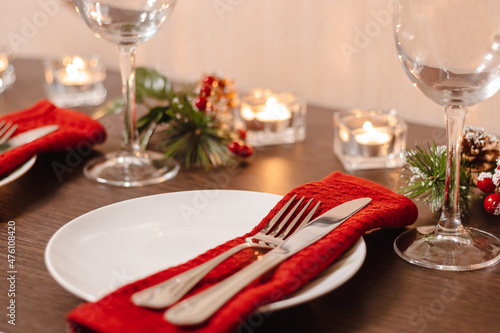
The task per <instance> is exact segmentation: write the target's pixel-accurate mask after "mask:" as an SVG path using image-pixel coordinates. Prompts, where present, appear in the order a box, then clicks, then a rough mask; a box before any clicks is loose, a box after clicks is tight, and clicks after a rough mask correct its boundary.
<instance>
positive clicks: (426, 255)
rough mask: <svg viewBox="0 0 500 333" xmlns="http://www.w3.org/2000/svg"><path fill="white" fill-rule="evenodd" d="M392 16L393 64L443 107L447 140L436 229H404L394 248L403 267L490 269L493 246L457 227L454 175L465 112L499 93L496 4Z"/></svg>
mask: <svg viewBox="0 0 500 333" xmlns="http://www.w3.org/2000/svg"><path fill="white" fill-rule="evenodd" d="M394 10H395V11H394V32H395V39H396V48H397V52H398V57H399V60H400V61H401V64H402V66H403V69H404V71H405V73H406V74H407V76H408V77H409V78H410V80H411V81H412V82H413V85H414V86H415V87H417V88H418V89H419V90H420V91H421V92H422V93H423V94H424V95H425V96H427V97H428V98H430V99H432V100H433V101H434V102H436V103H438V104H440V105H442V106H443V107H444V111H445V121H446V134H447V163H446V178H445V184H446V185H445V186H446V189H445V197H444V204H443V208H442V213H441V217H440V219H439V221H438V223H437V225H436V226H424V227H417V228H414V229H410V230H408V231H405V232H404V233H402V234H401V235H400V236H399V237H398V238H397V239H396V240H395V242H394V248H395V250H396V252H397V253H398V254H399V255H400V256H401V257H402V258H403V259H405V260H407V261H408V262H411V263H413V264H416V265H419V266H424V267H428V268H432V269H437V270H452V271H465V270H474V269H479V268H483V267H486V266H489V265H493V264H494V263H496V262H497V261H498V260H499V259H500V240H499V239H498V238H497V237H495V236H493V235H491V234H489V233H487V232H484V231H481V230H478V229H475V228H469V227H467V228H466V227H464V226H463V224H462V221H461V214H460V208H459V189H460V187H459V185H460V179H459V177H460V160H461V151H460V147H461V141H462V130H463V127H464V122H465V117H466V113H467V108H468V107H470V106H472V105H474V104H476V103H478V102H481V101H483V100H485V99H486V98H489V97H491V96H493V95H494V94H495V93H496V92H497V91H498V90H499V88H500V53H499V52H500V2H499V1H498V0H477V1H470V0H439V1H436V0H396V6H395V8H394ZM430 181H431V180H430Z"/></svg>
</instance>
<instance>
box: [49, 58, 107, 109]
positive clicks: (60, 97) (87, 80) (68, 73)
mask: <svg viewBox="0 0 500 333" xmlns="http://www.w3.org/2000/svg"><path fill="white" fill-rule="evenodd" d="M44 67H45V93H46V95H47V98H49V99H50V100H51V101H52V103H54V104H55V105H57V106H59V107H78V106H96V105H99V104H101V103H102V102H104V99H105V98H106V94H107V91H106V88H105V87H104V80H105V79H106V69H105V66H104V65H103V64H102V63H101V61H100V59H99V57H98V56H94V55H92V56H77V55H68V56H64V57H63V58H60V59H55V58H52V59H45V61H44Z"/></svg>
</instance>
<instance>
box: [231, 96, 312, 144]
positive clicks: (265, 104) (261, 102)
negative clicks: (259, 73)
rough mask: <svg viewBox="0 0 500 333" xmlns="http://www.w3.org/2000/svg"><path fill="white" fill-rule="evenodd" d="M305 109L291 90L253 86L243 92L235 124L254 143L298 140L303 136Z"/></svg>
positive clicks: (280, 142)
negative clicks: (243, 130) (242, 129)
mask: <svg viewBox="0 0 500 333" xmlns="http://www.w3.org/2000/svg"><path fill="white" fill-rule="evenodd" d="M305 112H306V108H305V104H304V103H302V102H301V101H300V100H299V99H298V98H297V97H295V96H294V95H293V94H291V93H283V92H275V91H272V90H270V89H253V90H251V91H249V92H247V93H245V94H243V95H242V98H241V108H240V112H239V115H238V117H236V123H235V127H236V128H245V129H246V130H247V141H248V142H249V143H250V144H252V145H254V146H265V145H273V144H282V143H293V142H298V141H302V140H304V138H305Z"/></svg>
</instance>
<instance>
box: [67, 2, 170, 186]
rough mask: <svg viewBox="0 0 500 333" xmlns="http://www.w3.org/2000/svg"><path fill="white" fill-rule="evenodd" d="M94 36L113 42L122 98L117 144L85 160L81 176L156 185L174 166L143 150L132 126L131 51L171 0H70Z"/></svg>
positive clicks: (165, 12)
mask: <svg viewBox="0 0 500 333" xmlns="http://www.w3.org/2000/svg"><path fill="white" fill-rule="evenodd" d="M73 1H74V3H75V5H76V9H77V11H78V12H79V13H80V16H81V17H82V18H83V20H84V21H85V23H87V25H88V26H89V27H90V28H91V29H92V30H93V31H94V33H95V35H96V36H97V37H102V38H104V39H105V40H108V41H110V42H112V43H113V44H115V45H116V48H117V50H118V54H119V58H120V61H119V63H120V73H121V79H122V92H123V94H124V98H125V107H124V109H125V110H124V118H125V131H124V142H123V148H122V149H121V150H120V151H118V152H114V153H110V154H106V155H105V156H103V157H98V158H95V159H92V160H90V161H89V162H88V163H87V165H86V166H85V167H84V173H85V175H86V176H87V177H88V178H90V179H93V180H96V181H98V182H100V183H106V184H109V185H115V186H121V187H138V186H143V185H151V184H157V183H160V182H163V181H166V180H168V179H171V178H173V177H175V176H176V175H177V173H178V171H179V164H178V163H177V162H176V161H175V160H173V159H166V158H164V155H163V154H161V153H159V152H152V151H147V150H145V147H143V145H142V144H141V140H140V137H139V133H138V131H137V128H136V104H135V49H136V47H137V46H138V45H139V44H141V43H143V42H145V41H147V40H149V39H151V38H152V37H153V36H154V35H155V34H156V33H157V32H158V30H159V29H160V27H161V25H162V24H163V22H165V20H166V19H167V17H168V16H169V15H170V14H171V12H172V10H173V9H174V6H175V3H176V0H73Z"/></svg>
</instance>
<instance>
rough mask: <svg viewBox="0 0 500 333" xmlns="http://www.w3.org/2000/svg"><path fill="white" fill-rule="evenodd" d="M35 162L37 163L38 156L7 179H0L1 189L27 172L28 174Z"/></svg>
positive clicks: (10, 174)
mask: <svg viewBox="0 0 500 333" xmlns="http://www.w3.org/2000/svg"><path fill="white" fill-rule="evenodd" d="M35 161H36V155H35V156H33V157H32V158H30V159H29V160H28V161H26V162H25V163H24V164H23V165H21V166H20V167H19V168H17V169H16V170H14V171H12V172H11V173H9V174H8V175H7V177H4V178H0V187H2V186H4V185H7V184H8V183H10V182H13V181H14V180H16V179H17V178H19V177H21V176H22V175H24V174H25V173H26V172H28V170H29V169H31V167H32V166H33V164H35Z"/></svg>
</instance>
